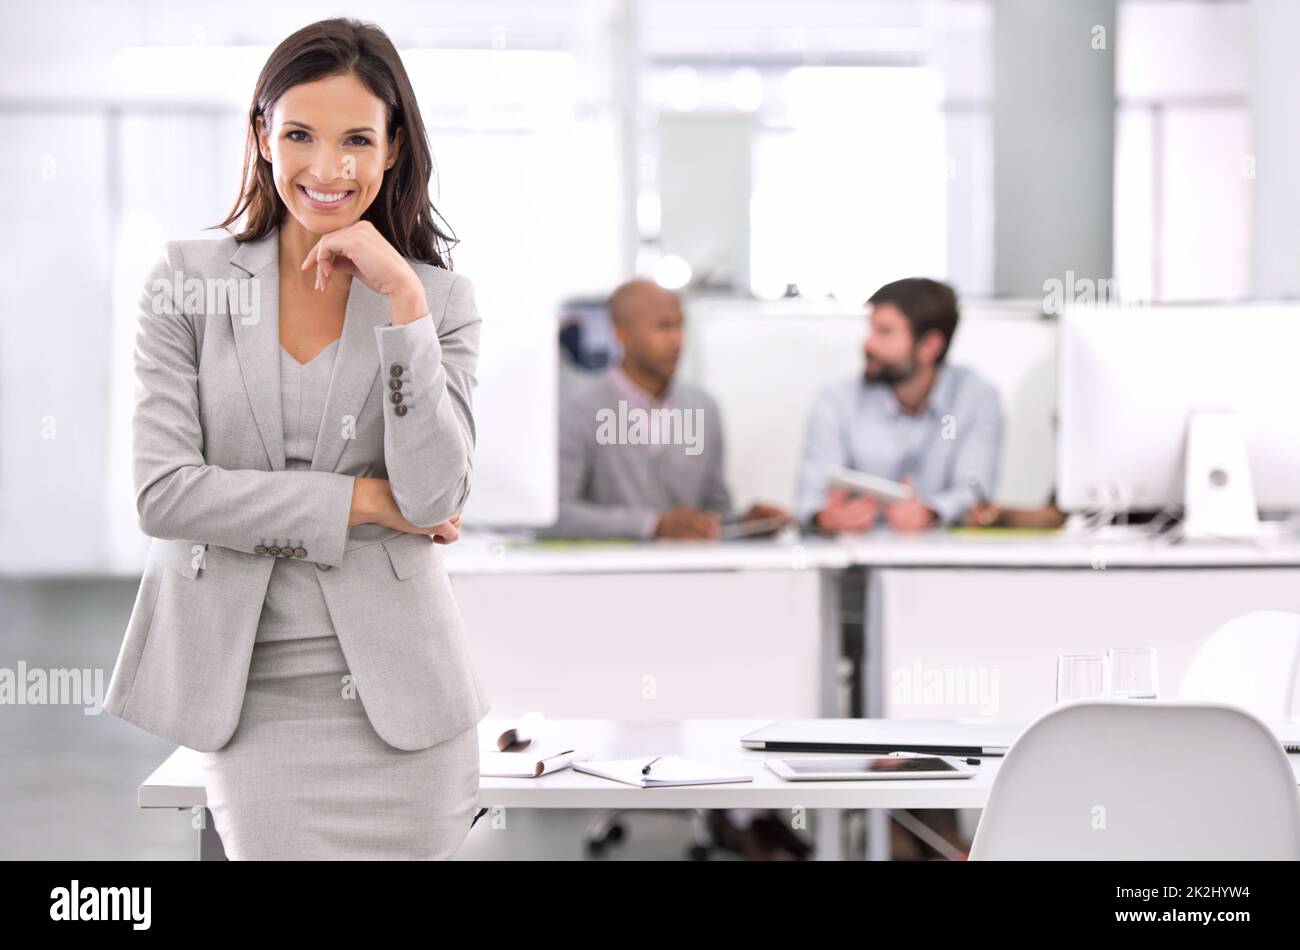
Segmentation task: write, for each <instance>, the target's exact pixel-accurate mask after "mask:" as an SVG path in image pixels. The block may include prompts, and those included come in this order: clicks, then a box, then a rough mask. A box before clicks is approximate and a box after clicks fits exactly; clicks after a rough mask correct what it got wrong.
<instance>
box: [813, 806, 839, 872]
mask: <svg viewBox="0 0 1300 950" xmlns="http://www.w3.org/2000/svg"><path fill="white" fill-rule="evenodd" d="M813 821H814V822H815V824H814V826H813V860H814V861H843V860H844V809H842V808H821V809H818V811H817V815H816V817H815V818H814V819H813Z"/></svg>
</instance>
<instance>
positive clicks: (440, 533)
mask: <svg viewBox="0 0 1300 950" xmlns="http://www.w3.org/2000/svg"><path fill="white" fill-rule="evenodd" d="M432 537H433V543H434V544H451V543H452V542H453V541H455V540H456V539H457V538H459V537H460V515H459V514H454V515H452V516H451V519H450V520H449V521H444V522H443V523H442V524H440V525H437V526H436V527H435V528H434V529H433V534H432Z"/></svg>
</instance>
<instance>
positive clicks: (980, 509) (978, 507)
mask: <svg viewBox="0 0 1300 950" xmlns="http://www.w3.org/2000/svg"><path fill="white" fill-rule="evenodd" d="M1001 522H1002V509H1001V508H999V507H998V506H997V505H995V504H993V502H991V501H977V502H975V504H973V505H971V506H970V508H969V509H967V511H966V524H967V526H968V527H971V528H991V527H993V526H994V525H997V524H1000V523H1001Z"/></svg>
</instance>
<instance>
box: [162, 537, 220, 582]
mask: <svg viewBox="0 0 1300 950" xmlns="http://www.w3.org/2000/svg"><path fill="white" fill-rule="evenodd" d="M207 553H208V546H207V545H206V544H201V543H200V542H198V541H169V540H164V539H162V538H154V539H153V545H152V547H151V549H150V557H152V558H154V559H156V560H157V561H158V562H159V563H160V564H163V565H165V566H166V567H168V568H170V569H171V570H173V571H175V572H176V573H177V574H180V575H181V576H182V577H189V578H194V577H197V576H198V573H199V568H200V567H202V565H203V559H204V558H205V557H206V556H207Z"/></svg>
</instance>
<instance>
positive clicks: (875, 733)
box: [740, 719, 1025, 755]
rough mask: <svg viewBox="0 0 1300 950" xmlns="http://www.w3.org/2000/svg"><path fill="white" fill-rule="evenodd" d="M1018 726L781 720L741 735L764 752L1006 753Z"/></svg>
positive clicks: (742, 741)
mask: <svg viewBox="0 0 1300 950" xmlns="http://www.w3.org/2000/svg"><path fill="white" fill-rule="evenodd" d="M1024 728H1025V724H1024V723H1018V722H1011V723H1007V722H983V721H976V720H942V719H783V720H781V721H780V722H773V723H770V724H768V725H766V726H764V727H763V728H761V729H755V730H754V731H753V732H750V733H748V734H746V735H743V736H741V737H740V744H741V745H742V746H744V747H745V748H746V749H762V750H764V751H768V752H928V753H932V754H934V755H1005V754H1006V751H1007V749H1008V748H1010V746H1011V743H1012V742H1013V741H1014V740H1015V738H1016V736H1018V735H1020V733H1021V731H1023V730H1024Z"/></svg>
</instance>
